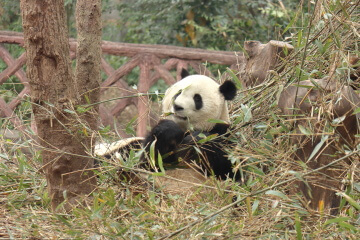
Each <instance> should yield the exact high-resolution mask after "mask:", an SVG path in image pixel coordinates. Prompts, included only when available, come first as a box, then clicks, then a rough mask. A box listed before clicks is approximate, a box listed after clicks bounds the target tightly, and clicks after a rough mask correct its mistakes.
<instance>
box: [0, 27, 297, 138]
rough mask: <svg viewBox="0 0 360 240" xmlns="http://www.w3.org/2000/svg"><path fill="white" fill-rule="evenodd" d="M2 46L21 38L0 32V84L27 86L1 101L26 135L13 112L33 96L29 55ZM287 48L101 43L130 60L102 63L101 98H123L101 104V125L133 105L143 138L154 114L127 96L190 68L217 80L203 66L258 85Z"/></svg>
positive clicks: (0, 107)
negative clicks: (131, 77)
mask: <svg viewBox="0 0 360 240" xmlns="http://www.w3.org/2000/svg"><path fill="white" fill-rule="evenodd" d="M4 43H7V44H17V45H19V46H23V45H24V38H23V35H22V34H21V33H16V32H8V31H0V58H1V59H2V60H3V61H4V62H5V64H6V65H7V68H6V69H5V70H4V71H3V72H1V73H0V85H1V84H3V83H4V82H6V81H7V79H9V78H10V77H11V76H13V75H15V76H16V77H17V78H18V79H19V81H20V83H21V84H23V85H24V89H23V90H22V91H21V92H20V93H19V94H18V95H17V96H16V97H15V98H13V99H12V100H11V101H9V102H6V101H5V100H4V99H3V98H2V97H1V96H0V117H6V118H9V119H10V121H11V122H12V123H13V124H14V126H15V127H16V128H18V129H19V130H24V126H23V124H22V122H21V120H20V119H19V118H18V117H17V116H16V115H15V114H14V110H15V108H16V107H17V106H18V105H19V104H20V102H21V101H22V99H23V98H24V97H25V96H26V95H29V94H30V87H29V83H28V80H27V78H26V74H25V72H24V70H23V67H24V65H25V63H26V54H25V53H23V54H21V55H20V56H19V57H18V58H16V59H15V58H14V57H13V56H11V54H10V53H9V51H8V50H7V49H6V48H5V47H4V46H3V44H4ZM69 44H70V56H71V58H72V59H76V46H77V43H76V40H75V39H69ZM283 47H286V48H288V49H292V47H291V46H289V45H287V44H285V43H282V42H277V41H270V42H269V43H268V44H261V43H260V42H257V41H248V42H245V49H246V50H247V52H248V55H247V57H245V55H244V53H239V52H230V51H210V50H202V49H196V48H185V47H175V46H165V45H148V44H130V43H117V42H109V41H103V42H102V52H103V56H104V55H106V54H108V55H116V56H123V57H127V59H128V61H127V62H126V63H125V64H123V65H122V66H120V67H119V68H118V69H114V68H113V67H112V66H111V65H110V64H109V63H108V62H107V61H106V60H105V58H104V57H103V58H102V60H101V66H102V71H103V72H104V73H105V74H106V79H105V80H104V81H103V82H102V83H101V94H102V95H106V94H107V92H108V90H109V89H110V88H114V87H115V88H118V89H119V91H120V92H121V95H122V97H124V98H123V99H120V100H116V102H115V104H113V106H111V107H110V108H107V107H105V105H104V104H100V117H101V120H102V123H103V124H104V125H111V126H113V125H114V118H115V117H118V116H119V115H120V114H121V113H122V112H123V111H124V109H125V108H126V107H128V106H130V105H135V106H136V109H137V116H138V118H137V128H136V134H137V135H138V136H144V135H145V133H146V128H147V126H148V124H149V119H150V115H151V113H150V110H149V109H150V108H149V104H150V100H149V98H148V97H147V96H144V95H141V94H139V97H136V98H133V97H129V96H132V95H136V94H138V93H147V92H148V91H149V89H150V88H151V86H153V85H154V84H156V83H157V81H158V80H159V79H163V80H164V81H165V83H166V84H168V85H171V84H173V83H175V82H176V81H178V80H179V79H180V72H181V69H182V68H185V69H188V68H189V67H191V68H193V69H194V70H195V71H196V72H197V73H201V74H205V75H208V76H210V77H213V76H212V74H211V73H210V72H209V71H208V70H207V69H206V68H205V67H204V64H203V63H204V62H208V63H214V64H220V65H226V66H228V67H229V68H231V69H233V70H234V71H235V72H236V73H239V74H240V75H241V76H242V77H241V78H242V80H243V81H244V83H246V84H249V83H250V82H252V83H254V82H257V83H258V81H262V80H263V79H264V78H265V76H266V73H267V70H269V69H273V68H274V66H275V64H276V62H277V60H278V55H279V53H280V55H281V53H282V48H283ZM260 65H261V66H260ZM254 66H255V67H254ZM136 67H139V69H140V73H139V81H138V84H137V87H136V88H133V87H130V86H129V85H128V84H127V82H126V81H125V80H124V78H125V77H126V75H128V74H130V73H131V72H132V70H133V69H134V68H136ZM259 68H260V71H259ZM175 71H176V74H175V73H174V72H175ZM172 72H173V73H172ZM240 75H239V76H240ZM118 131H119V133H120V135H122V136H123V137H125V136H126V133H125V132H124V131H122V130H121V129H118Z"/></svg>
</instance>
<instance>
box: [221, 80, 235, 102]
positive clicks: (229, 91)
mask: <svg viewBox="0 0 360 240" xmlns="http://www.w3.org/2000/svg"><path fill="white" fill-rule="evenodd" d="M220 92H221V94H222V95H224V97H225V100H233V99H234V98H235V96H236V86H235V84H234V83H233V82H231V81H225V82H224V83H223V84H222V85H221V86H220Z"/></svg>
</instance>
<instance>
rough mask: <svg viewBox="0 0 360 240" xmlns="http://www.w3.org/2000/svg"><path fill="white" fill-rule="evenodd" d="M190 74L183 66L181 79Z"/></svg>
mask: <svg viewBox="0 0 360 240" xmlns="http://www.w3.org/2000/svg"><path fill="white" fill-rule="evenodd" d="M189 75H190V73H189V72H188V71H187V70H186V69H185V68H183V69H182V70H181V74H180V76H181V79H183V78H185V77H187V76H189Z"/></svg>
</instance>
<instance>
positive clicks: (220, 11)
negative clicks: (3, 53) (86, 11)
mask: <svg viewBox="0 0 360 240" xmlns="http://www.w3.org/2000/svg"><path fill="white" fill-rule="evenodd" d="M19 2H20V1H19V0H11V1H10V0H3V1H1V2H0V16H1V17H0V29H1V30H11V31H19V32H20V31H22V26H21V16H20V7H19ZM102 5H103V39H104V40H109V41H117V42H130V43H147V44H168V45H177V46H186V47H199V48H204V49H219V50H234V48H237V43H238V42H243V41H245V40H260V41H263V42H266V41H268V40H270V39H280V40H281V39H283V38H284V36H283V34H282V32H283V30H284V28H285V27H286V26H287V25H288V24H289V22H290V21H291V19H292V18H293V17H294V15H295V13H296V10H297V6H298V5H299V1H295V0H255V1H243V0H242V1H241V0H240V1H239V0H146V1H144V0H103V1H102ZM75 6H76V0H65V7H66V12H67V22H68V28H69V34H70V36H71V37H76V29H75V17H74V12H75Z"/></svg>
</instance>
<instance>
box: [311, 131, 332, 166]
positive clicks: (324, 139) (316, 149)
mask: <svg viewBox="0 0 360 240" xmlns="http://www.w3.org/2000/svg"><path fill="white" fill-rule="evenodd" d="M328 138H329V135H324V136H322V137H321V140H320V142H319V143H318V144H316V146H315V148H314V150H313V151H312V153H311V155H310V157H309V159H308V161H310V160H311V159H312V158H313V157H314V156H315V155H316V154H317V153H318V151H319V150H320V148H321V147H322V146H323V145H324V143H325V142H326V140H327V139H328Z"/></svg>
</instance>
